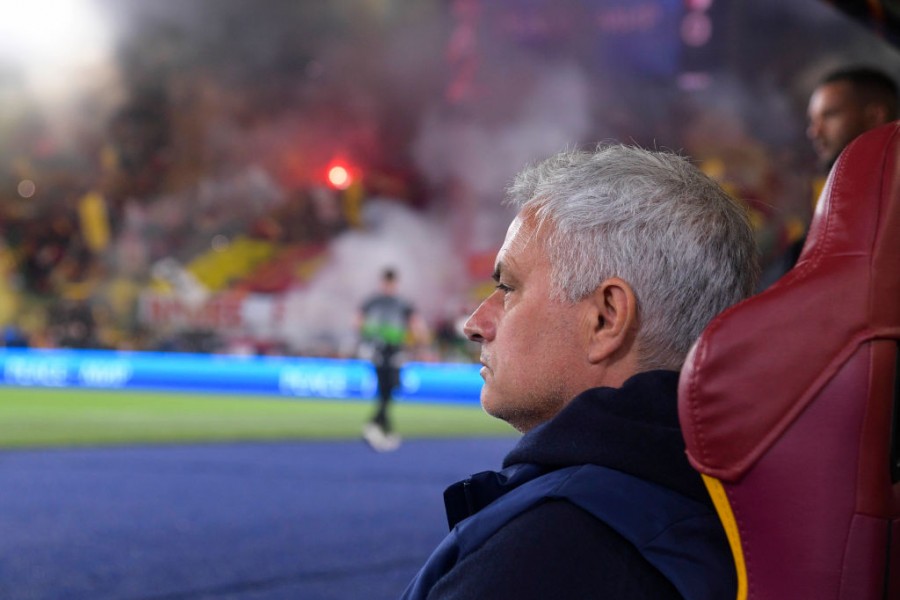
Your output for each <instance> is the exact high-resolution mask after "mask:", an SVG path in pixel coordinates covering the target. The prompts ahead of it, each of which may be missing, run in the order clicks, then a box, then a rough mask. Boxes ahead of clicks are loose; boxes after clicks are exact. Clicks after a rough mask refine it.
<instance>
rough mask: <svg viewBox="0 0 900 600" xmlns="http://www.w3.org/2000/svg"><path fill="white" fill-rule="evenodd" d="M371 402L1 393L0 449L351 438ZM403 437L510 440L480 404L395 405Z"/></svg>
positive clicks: (74, 390) (0, 390) (3, 389)
mask: <svg viewBox="0 0 900 600" xmlns="http://www.w3.org/2000/svg"><path fill="white" fill-rule="evenodd" d="M372 410H373V404H372V402H369V401H365V402H361V401H347V400H309V399H288V398H277V397H272V396H231V395H221V394H219V395H213V394H208V395H207V394H186V393H169V392H137V391H127V392H126V391H119V390H116V391H111V390H93V389H83V388H72V389H59V388H54V389H48V388H17V387H0V448H29V447H55V446H92V445H106V444H145V443H190V442H214V441H249V440H287V439H351V438H356V437H359V435H360V428H361V426H362V424H363V422H364V421H366V420H367V419H368V418H369V417H370V416H371V413H372ZM392 417H393V419H394V424H395V428H396V430H397V432H398V433H399V434H400V435H401V436H403V437H407V438H421V437H466V436H506V435H510V436H511V435H515V432H514V431H513V429H512V428H511V427H510V426H509V425H507V424H505V423H502V422H500V421H498V420H496V419H493V418H492V417H489V416H488V415H486V414H484V412H483V411H482V410H481V408H480V407H478V406H455V405H446V404H419V403H405V402H395V403H394V405H393V407H392Z"/></svg>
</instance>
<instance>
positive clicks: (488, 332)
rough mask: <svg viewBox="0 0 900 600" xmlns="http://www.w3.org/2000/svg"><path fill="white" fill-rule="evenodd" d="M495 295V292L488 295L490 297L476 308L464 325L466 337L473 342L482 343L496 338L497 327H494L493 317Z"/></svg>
mask: <svg viewBox="0 0 900 600" xmlns="http://www.w3.org/2000/svg"><path fill="white" fill-rule="evenodd" d="M493 297H494V295H493V294H491V295H490V296H488V298H487V299H486V300H485V301H484V302H482V303H481V304H480V305H479V306H478V308H476V309H475V312H473V313H472V314H471V316H470V317H469V319H468V320H467V321H466V324H465V325H464V326H463V333H465V334H466V337H467V338H469V339H470V340H472V341H473V342H478V343H479V344H481V343H483V342H486V341H490V340H492V339H494V333H495V331H496V329H495V327H494V322H493V319H492V318H491V313H492V307H491V300H492V299H493Z"/></svg>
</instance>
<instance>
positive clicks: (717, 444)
mask: <svg viewBox="0 0 900 600" xmlns="http://www.w3.org/2000/svg"><path fill="white" fill-rule="evenodd" d="M898 139H900V124H898V123H893V124H890V125H886V126H884V127H880V128H878V129H875V130H872V131H869V132H868V133H866V134H863V135H862V136H860V137H859V138H857V139H856V140H855V141H854V142H853V143H852V144H851V145H850V146H848V147H847V149H846V150H845V151H844V153H843V154H842V155H841V157H840V158H839V160H838V162H837V164H836V165H835V167H834V168H833V169H832V172H831V175H830V176H829V179H828V182H827V183H826V186H825V189H824V190H823V191H822V195H821V197H820V200H819V204H818V207H817V209H816V214H815V216H814V217H813V221H812V224H811V226H810V232H809V236H808V238H807V241H806V245H805V246H804V248H803V252H802V254H801V255H800V259H799V261H798V263H797V265H796V267H795V268H794V269H793V270H792V271H790V272H789V273H787V274H786V275H785V276H784V277H783V278H782V279H781V280H780V281H779V282H777V283H776V284H775V285H774V286H772V287H771V288H769V289H768V290H766V291H765V292H763V293H762V294H759V295H758V296H754V297H752V298H750V299H749V300H746V301H745V302H742V303H740V304H738V305H736V306H734V307H732V308H731V309H729V310H727V311H725V312H724V313H722V314H721V315H720V316H719V317H717V318H716V319H715V320H713V322H712V323H710V325H709V327H707V329H706V330H705V331H704V332H703V335H702V336H701V337H700V339H699V340H698V341H697V343H696V344H695V346H694V348H693V349H692V351H691V353H690V355H689V357H688V360H687V362H686V364H685V368H684V371H683V374H682V378H681V382H680V384H679V415H680V418H681V423H682V426H683V428H684V434H685V439H686V442H687V451H688V456H689V458H690V460H691V463H692V464H693V465H694V467H695V468H697V469H698V470H699V471H700V472H701V473H702V474H703V475H704V480H705V481H706V482H707V487H708V488H709V489H710V492H711V494H712V495H713V499H714V500H715V501H716V506H717V509H718V511H719V515H720V517H721V518H722V522H723V523H724V524H725V527H726V530H728V533H729V539H730V541H731V547H732V551H733V554H734V557H735V564H736V566H737V569H738V580H739V589H738V596H737V597H738V598H739V599H744V598H749V599H758V600H788V599H791V600H793V599H807V598H815V599H817V600H830V599H834V600H874V599H876V598H877V599H879V600H886V599H893V600H897V599H900V484H898V481H900V456H898V454H900V450H898V448H900V405H898V399H897V396H898V388H900V383H898V378H900V375H898V367H900V364H898V363H900V359H898V355H900V352H898V340H900V173H898V171H900V154H898V149H897V144H898ZM892 435H893V439H892Z"/></svg>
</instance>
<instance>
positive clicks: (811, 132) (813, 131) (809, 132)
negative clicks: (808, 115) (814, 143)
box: [806, 121, 821, 140]
mask: <svg viewBox="0 0 900 600" xmlns="http://www.w3.org/2000/svg"><path fill="white" fill-rule="evenodd" d="M820 129H821V125H820V124H819V123H818V122H816V121H810V122H809V125H808V126H807V127H806V137H808V138H809V139H811V140H814V139H816V138H817V137H819V130H820Z"/></svg>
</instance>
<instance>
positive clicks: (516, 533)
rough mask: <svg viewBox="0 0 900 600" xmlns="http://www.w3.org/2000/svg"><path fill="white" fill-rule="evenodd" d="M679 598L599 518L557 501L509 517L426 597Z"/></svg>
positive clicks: (457, 599) (463, 599)
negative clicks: (505, 523)
mask: <svg viewBox="0 0 900 600" xmlns="http://www.w3.org/2000/svg"><path fill="white" fill-rule="evenodd" d="M505 598H508V599H510V600H513V599H515V600H530V599H534V600H537V599H539V598H540V599H545V598H546V599H558V598H566V599H569V598H572V599H592V598H597V599H610V600H612V599H626V600H669V599H672V600H681V595H680V594H679V593H678V592H677V590H676V589H675V588H674V586H673V585H672V584H671V583H670V582H669V581H668V580H667V579H666V578H665V577H664V576H663V575H662V574H661V573H660V572H659V571H657V570H656V569H655V568H654V567H653V566H651V565H650V564H649V563H648V562H647V561H646V560H645V559H644V558H643V556H641V554H640V552H638V550H637V549H636V548H635V547H634V546H633V545H631V543H629V542H628V541H627V540H625V539H624V538H622V537H621V536H620V535H619V534H618V533H616V532H615V531H613V530H612V529H610V528H609V527H608V526H607V525H606V524H604V523H603V522H602V521H599V520H598V519H596V518H595V517H593V516H592V515H590V514H588V513H587V512H585V511H583V510H582V509H580V508H578V507H576V506H575V505H573V504H571V503H569V502H566V501H564V500H555V501H550V502H545V503H543V504H541V505H539V506H537V507H535V508H533V509H531V510H529V511H527V512H525V513H523V514H522V515H520V516H518V517H517V518H515V519H514V520H512V521H510V522H509V523H508V524H507V525H506V526H505V527H503V528H502V529H500V530H499V531H498V532H497V533H496V534H495V535H494V536H493V537H491V538H490V539H489V540H488V541H487V542H485V544H484V545H483V546H482V547H481V548H480V549H478V550H476V551H475V552H473V553H472V554H470V555H469V556H467V557H466V558H465V559H463V560H462V561H460V562H459V563H458V564H457V565H456V566H455V567H454V568H453V569H452V570H451V571H450V572H449V573H447V575H445V576H444V577H443V578H441V579H440V580H439V581H438V582H437V584H436V585H435V586H434V588H432V591H431V593H430V594H429V595H428V600H472V599H489V600H499V599H505Z"/></svg>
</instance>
